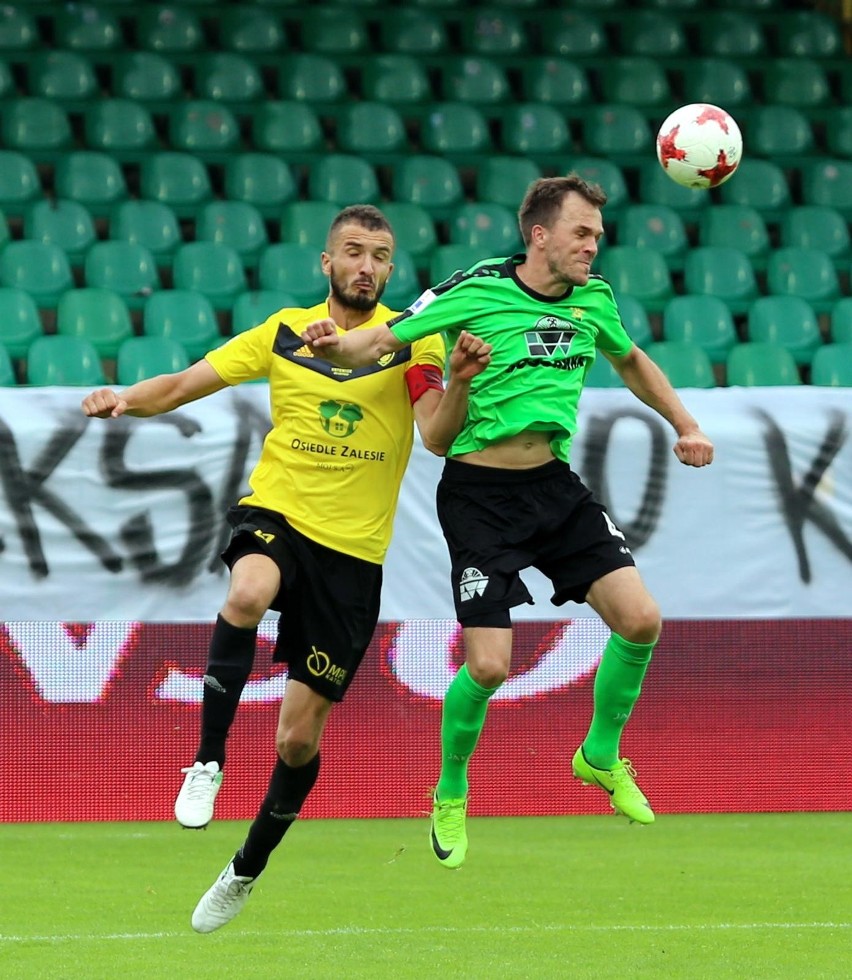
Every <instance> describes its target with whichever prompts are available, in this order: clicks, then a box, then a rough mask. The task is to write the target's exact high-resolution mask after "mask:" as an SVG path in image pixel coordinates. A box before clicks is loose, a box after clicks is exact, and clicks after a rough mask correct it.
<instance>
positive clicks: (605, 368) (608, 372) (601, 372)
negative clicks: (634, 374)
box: [585, 353, 624, 388]
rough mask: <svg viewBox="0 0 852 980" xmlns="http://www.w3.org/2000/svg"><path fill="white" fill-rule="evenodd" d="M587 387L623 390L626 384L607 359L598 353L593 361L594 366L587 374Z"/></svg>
mask: <svg viewBox="0 0 852 980" xmlns="http://www.w3.org/2000/svg"><path fill="white" fill-rule="evenodd" d="M585 386H586V387H587V388H623V387H624V382H623V381H622V380H621V377H620V376H619V374H618V372H617V371H616V370H615V368H614V367H613V366H612V365H611V364H610V363H609V361H608V360H607V359H606V357H604V355H603V354H600V353H598V355H597V356H596V357H595V359H594V361H592V366H591V367H590V368H589V370H588V371H587V372H586V379H585Z"/></svg>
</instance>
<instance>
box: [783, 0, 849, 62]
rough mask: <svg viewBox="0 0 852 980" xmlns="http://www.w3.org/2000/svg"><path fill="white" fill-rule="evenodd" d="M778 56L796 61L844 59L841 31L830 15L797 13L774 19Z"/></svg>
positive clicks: (812, 11)
mask: <svg viewBox="0 0 852 980" xmlns="http://www.w3.org/2000/svg"><path fill="white" fill-rule="evenodd" d="M775 18H776V19H775V29H776V31H777V43H778V52H779V54H782V55H787V56H791V57H793V58H835V57H838V56H840V57H843V55H844V45H843V34H842V28H841V27H840V24H839V23H838V20H837V19H835V18H834V17H832V16H831V14H829V13H823V12H820V11H816V10H796V11H787V12H783V11H782V12H780V13H778V14H776V15H775Z"/></svg>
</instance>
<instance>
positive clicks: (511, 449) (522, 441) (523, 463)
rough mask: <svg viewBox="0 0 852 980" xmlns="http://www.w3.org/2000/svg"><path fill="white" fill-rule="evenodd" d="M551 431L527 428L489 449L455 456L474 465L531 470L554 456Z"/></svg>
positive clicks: (461, 461) (462, 461) (460, 460)
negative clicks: (551, 447) (551, 445)
mask: <svg viewBox="0 0 852 980" xmlns="http://www.w3.org/2000/svg"><path fill="white" fill-rule="evenodd" d="M552 438H553V433H551V432H537V431H534V430H532V429H525V430H524V431H523V432H519V433H518V434H517V435H516V436H511V437H510V438H508V439H503V440H502V441H500V442H495V443H494V445H493V446H488V448H487V449H480V450H478V451H477V452H475V453H462V454H461V455H460V456H455V457H454V458H455V459H457V460H458V461H459V462H460V463H473V465H474V466H493V467H496V468H497V469H503V470H529V469H533V467H535V466H544V464H545V463H549V462H550V461H551V460H552V459H553V458H554V456H553V452H552V451H551V449H550V440H551V439H552Z"/></svg>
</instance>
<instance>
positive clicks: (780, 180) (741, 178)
mask: <svg viewBox="0 0 852 980" xmlns="http://www.w3.org/2000/svg"><path fill="white" fill-rule="evenodd" d="M699 193H702V192H699ZM719 200H720V201H721V203H722V204H745V205H747V206H749V207H752V208H754V209H755V210H756V211H759V212H760V215H761V217H762V218H763V220H764V221H766V222H767V223H770V224H777V223H778V222H779V221H780V220H781V218H782V217H783V216H784V213H785V212H786V211H787V209H788V208H789V207H790V205H791V195H790V187H789V185H788V184H787V180H786V178H785V176H784V172H783V170H782V169H781V167H780V166H779V165H778V164H777V163H774V162H773V161H772V160H759V159H754V158H749V157H746V158H745V159H744V160H743V161H742V162H741V163H740V166H739V169H738V170H737V173H736V178H735V179H733V180H729V181H726V182H725V183H724V184H722V186H721V187H720V188H719Z"/></svg>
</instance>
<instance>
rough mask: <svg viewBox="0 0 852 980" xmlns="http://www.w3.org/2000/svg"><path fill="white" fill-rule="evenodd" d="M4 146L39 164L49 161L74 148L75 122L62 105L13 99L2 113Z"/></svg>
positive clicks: (44, 100)
mask: <svg viewBox="0 0 852 980" xmlns="http://www.w3.org/2000/svg"><path fill="white" fill-rule="evenodd" d="M0 133H2V139H3V145H4V146H5V147H6V149H9V150H19V151H20V152H21V153H26V154H27V155H28V156H29V157H31V158H32V159H33V160H36V161H45V162H49V161H50V160H52V159H54V158H55V157H56V156H57V155H58V154H59V153H60V152H61V151H63V150H67V149H68V147H70V146H71V123H70V121H69V118H68V113H67V112H66V111H65V109H63V108H62V106H61V105H60V104H59V103H58V102H52V101H50V100H49V99H41V98H20V99H13V100H12V101H11V102H9V103H7V104H6V106H5V107H4V108H3V112H2V125H0Z"/></svg>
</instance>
